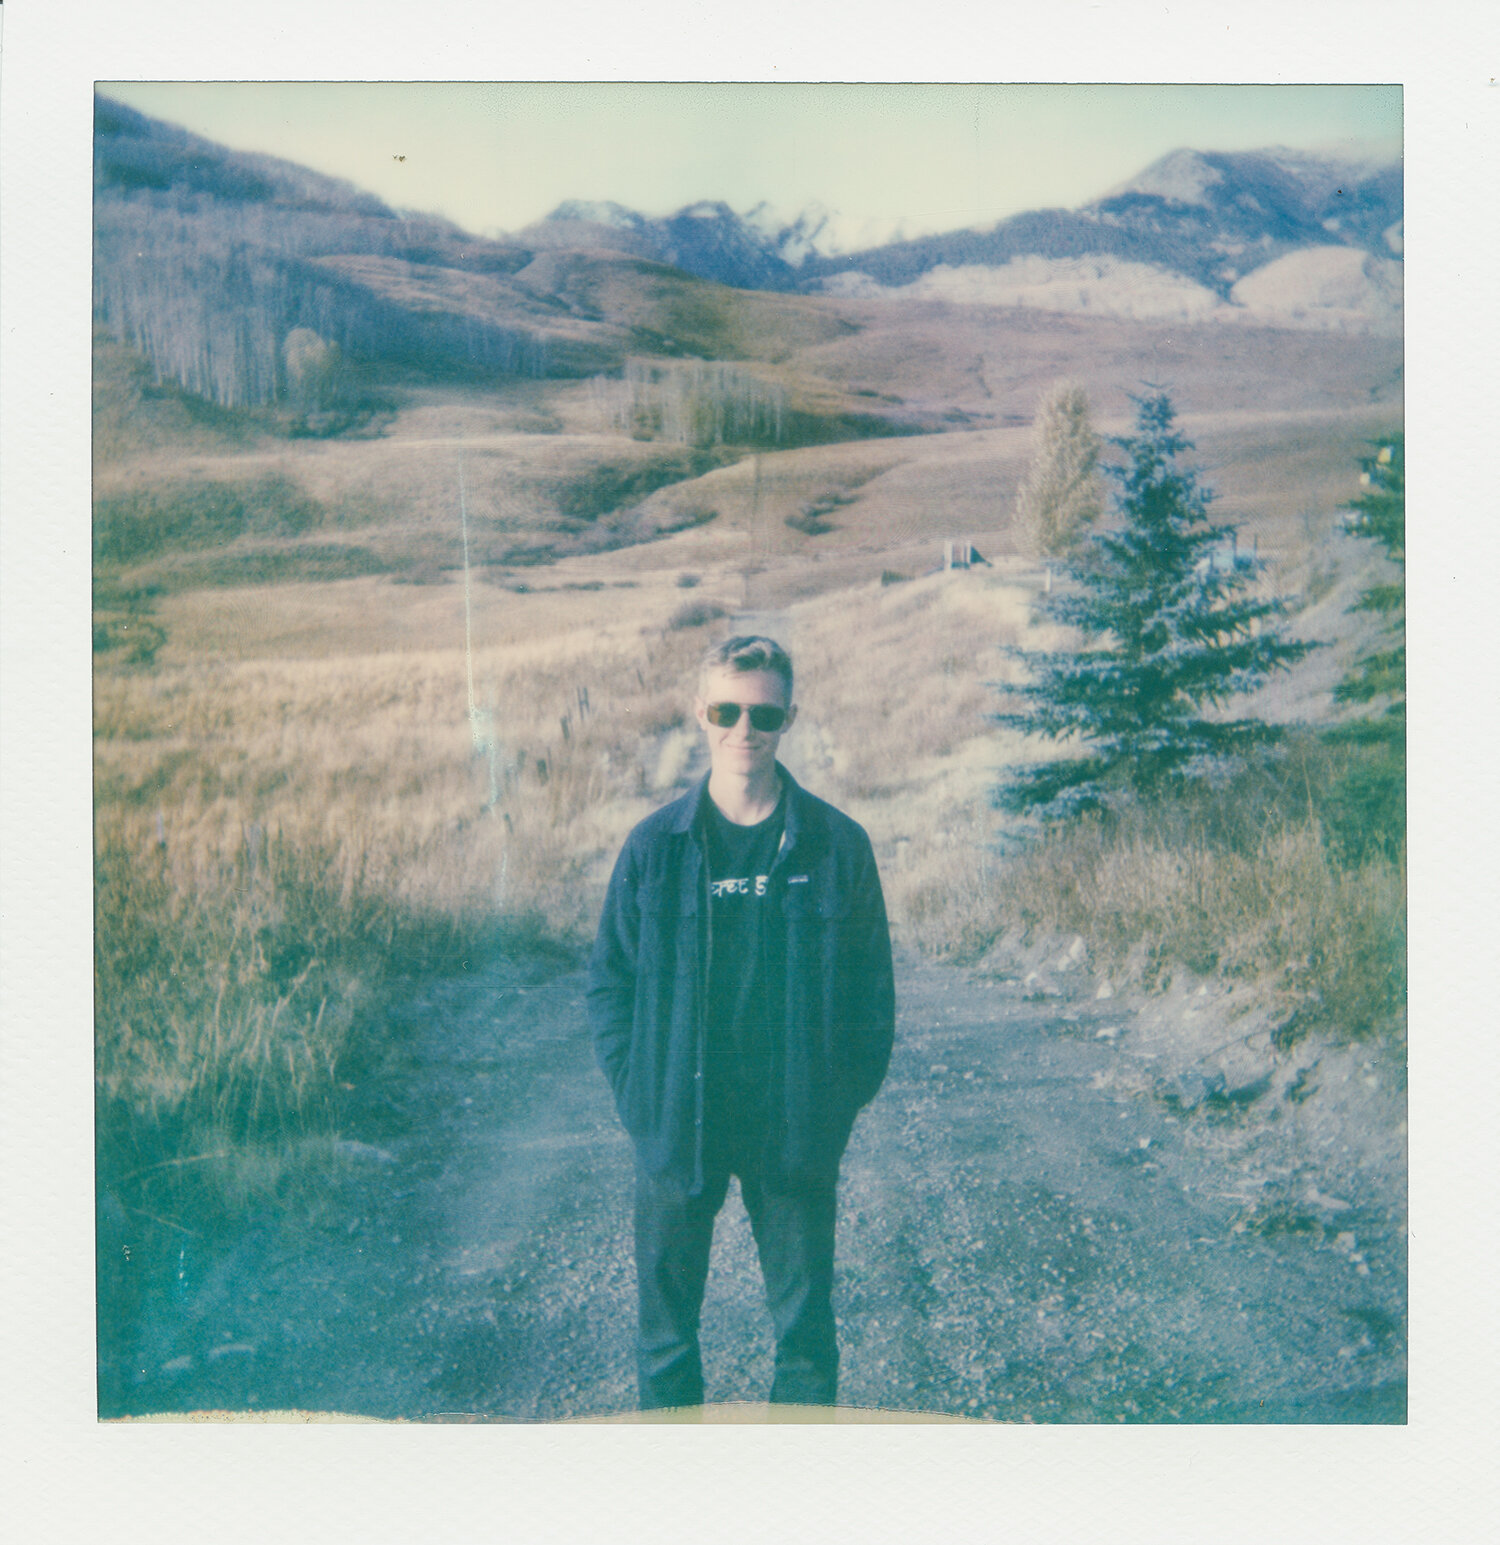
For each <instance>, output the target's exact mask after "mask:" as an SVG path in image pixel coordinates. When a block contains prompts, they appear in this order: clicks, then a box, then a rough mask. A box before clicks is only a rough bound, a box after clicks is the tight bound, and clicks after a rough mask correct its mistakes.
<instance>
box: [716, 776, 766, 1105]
mask: <svg viewBox="0 0 1500 1545" xmlns="http://www.w3.org/2000/svg"><path fill="white" fill-rule="evenodd" d="M704 805H705V807H706V815H705V821H704V826H705V835H706V837H707V841H708V873H709V885H708V904H709V908H710V913H711V917H712V926H713V934H712V939H713V943H712V949H711V951H710V954H709V967H708V1053H709V1056H710V1057H711V1058H712V1059H714V1062H715V1063H716V1064H717V1067H718V1071H719V1072H720V1073H724V1072H732V1073H733V1074H734V1075H736V1076H740V1075H745V1076H752V1077H753V1076H755V1075H757V1074H758V1073H759V1072H760V1071H761V1070H762V1069H763V1068H764V1066H765V1065H766V1064H767V1063H768V1062H769V1058H770V1052H771V1029H772V1026H774V1025H776V1024H779V1023H780V1020H781V1018H782V1014H781V1003H780V1001H779V1000H780V993H781V990H782V989H781V983H782V970H781V953H782V952H781V951H780V950H779V949H777V948H776V943H775V941H776V922H777V920H778V919H779V917H780V913H779V911H778V910H777V908H776V907H775V906H774V905H773V903H772V899H771V889H770V884H769V878H770V873H771V866H772V865H773V864H774V863H775V861H776V853H777V850H778V849H779V847H780V846H781V834H782V829H783V826H784V824H785V820H786V795H785V793H784V792H783V794H782V797H781V798H780V800H778V801H777V804H776V809H775V810H774V811H772V813H771V814H770V815H769V816H767V817H766V819H765V820H764V821H759V822H757V823H756V824H755V825H754V826H736V825H735V823H734V822H733V821H731V820H728V819H727V818H726V817H725V816H724V815H723V814H722V813H721V812H720V810H719V808H718V806H717V805H715V804H714V802H713V800H712V799H705V800H704ZM726 1059H732V1060H726Z"/></svg>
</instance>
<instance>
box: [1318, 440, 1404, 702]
mask: <svg viewBox="0 0 1500 1545" xmlns="http://www.w3.org/2000/svg"><path fill="white" fill-rule="evenodd" d="M1360 465H1361V467H1362V469H1363V473H1364V475H1363V477H1362V479H1361V481H1362V482H1363V483H1364V485H1365V487H1366V489H1367V490H1368V491H1367V492H1365V493H1363V494H1361V495H1360V496H1359V498H1357V499H1351V500H1350V502H1349V504H1348V506H1347V508H1348V509H1350V510H1352V511H1353V514H1352V515H1351V516H1350V517H1349V521H1348V525H1347V529H1348V530H1349V531H1351V532H1353V534H1354V535H1355V536H1362V537H1368V538H1369V540H1370V541H1372V542H1378V543H1379V544H1380V546H1381V547H1383V548H1384V549H1385V555H1386V557H1387V558H1389V559H1390V560H1391V562H1392V563H1393V564H1395V565H1396V567H1397V569H1398V570H1399V571H1400V573H1399V577H1398V578H1397V579H1396V580H1395V581H1393V582H1392V583H1390V584H1383V585H1372V586H1371V587H1370V588H1369V589H1368V590H1365V591H1363V592H1362V593H1361V595H1360V598H1359V600H1358V601H1357V602H1356V603H1355V607H1354V609H1355V610H1356V611H1362V612H1376V613H1378V614H1379V615H1380V616H1382V617H1384V618H1386V619H1387V631H1388V636H1389V638H1390V643H1389V646H1388V647H1386V648H1383V649H1376V650H1373V651H1372V652H1371V653H1369V654H1367V655H1366V656H1365V657H1364V658H1363V659H1362V660H1360V661H1359V663H1358V664H1357V665H1356V666H1355V667H1354V669H1353V670H1352V671H1350V672H1349V674H1348V675H1347V676H1345V677H1344V679H1343V680H1342V681H1341V682H1340V683H1339V684H1338V686H1337V687H1336V688H1335V689H1334V696H1335V697H1336V698H1337V699H1338V700H1339V701H1340V702H1344V703H1372V702H1374V701H1375V700H1376V699H1377V698H1385V699H1386V705H1385V708H1384V711H1383V717H1385V718H1387V719H1390V720H1393V721H1398V722H1399V723H1401V724H1402V725H1404V722H1405V718H1406V640H1405V625H1406V443H1405V437H1404V436H1403V435H1399V434H1398V435H1393V436H1392V437H1391V438H1390V440H1388V441H1386V442H1385V443H1384V444H1382V445H1381V446H1380V447H1379V449H1378V450H1377V452H1376V454H1375V455H1373V456H1367V457H1364V458H1363V459H1362V460H1361V463H1360Z"/></svg>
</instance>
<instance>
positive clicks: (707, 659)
mask: <svg viewBox="0 0 1500 1545" xmlns="http://www.w3.org/2000/svg"><path fill="white" fill-rule="evenodd" d="M720 670H731V671H770V672H771V674H772V675H774V676H779V677H780V678H781V684H782V686H783V687H785V688H786V700H787V706H788V707H790V706H791V701H792V657H791V656H790V655H789V654H788V653H787V652H786V650H785V649H783V648H782V647H781V645H780V644H778V643H777V642H776V640H775V639H774V638H763V637H761V636H760V635H759V634H754V633H745V634H741V635H740V636H739V637H737V638H729V639H725V640H724V642H723V643H722V644H715V645H714V647H713V648H712V649H710V650H709V651H708V653H707V654H705V655H704V656H703V659H702V660H701V661H700V662H699V665H698V688H699V691H700V692H701V691H702V688H703V681H704V678H705V677H706V676H707V675H708V673H709V672H710V671H720Z"/></svg>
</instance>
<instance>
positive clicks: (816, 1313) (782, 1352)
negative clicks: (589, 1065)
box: [635, 1089, 839, 1411]
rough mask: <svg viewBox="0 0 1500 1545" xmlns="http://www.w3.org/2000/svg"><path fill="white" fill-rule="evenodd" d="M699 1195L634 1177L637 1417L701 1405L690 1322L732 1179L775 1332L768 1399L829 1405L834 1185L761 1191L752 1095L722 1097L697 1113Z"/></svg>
mask: <svg viewBox="0 0 1500 1545" xmlns="http://www.w3.org/2000/svg"><path fill="white" fill-rule="evenodd" d="M706 1123H707V1125H706V1136H705V1142H704V1185H703V1192H702V1194H701V1195H699V1196H689V1195H688V1194H687V1192H686V1189H685V1188H684V1187H682V1186H680V1185H676V1184H674V1183H672V1182H671V1181H667V1180H660V1179H653V1178H652V1177H650V1176H648V1175H644V1174H642V1173H641V1171H640V1170H639V1168H638V1169H637V1171H636V1186H635V1262H636V1277H637V1280H638V1283H639V1287H640V1333H639V1339H638V1341H637V1364H636V1367H637V1375H638V1379H639V1385H640V1404H641V1409H642V1410H643V1411H650V1410H657V1409H661V1408H662V1407H666V1406H691V1405H701V1404H702V1403H703V1363H702V1359H701V1357H700V1355H699V1351H698V1320H699V1315H700V1312H701V1310H702V1308H703V1289H704V1285H705V1284H706V1282H707V1280H708V1257H709V1247H710V1246H711V1244H712V1243H713V1232H714V1219H715V1218H716V1217H717V1216H718V1213H719V1209H720V1208H721V1207H722V1206H723V1205H724V1198H725V1196H726V1194H727V1193H728V1189H729V1177H730V1176H731V1175H738V1176H739V1180H740V1196H741V1197H742V1199H743V1200H744V1203H745V1211H746V1212H747V1213H748V1214H749V1215H750V1227H751V1229H752V1230H753V1232H754V1234H755V1247H756V1250H757V1252H758V1253H759V1255H760V1269H761V1275H762V1276H763V1277H764V1279H765V1285H766V1304H767V1307H768V1308H769V1309H770V1311H771V1323H772V1325H773V1327H774V1329H775V1333H776V1372H775V1376H774V1378H773V1380H772V1383H771V1399H772V1400H773V1401H778V1402H783V1403H785V1404H788V1405H832V1404H833V1403H834V1400H835V1398H836V1396H837V1393H838V1364H839V1352H838V1341H837V1337H836V1335H835V1332H834V1323H833V1230H834V1186H835V1180H829V1181H828V1183H827V1184H826V1185H819V1186H815V1187H811V1188H801V1189H798V1190H794V1191H788V1190H780V1189H777V1188H775V1187H773V1186H770V1185H767V1184H766V1181H765V1177H764V1175H763V1170H764V1165H763V1163H762V1160H761V1152H762V1150H763V1147H764V1141H765V1128H764V1124H763V1122H762V1121H761V1120H760V1119H759V1117H758V1113H757V1112H756V1111H755V1107H754V1102H753V1097H747V1096H746V1095H745V1092H744V1091H743V1089H740V1090H737V1091H731V1092H728V1093H726V1092H725V1091H723V1090H722V1089H721V1090H720V1091H719V1092H718V1094H717V1096H716V1097H715V1098H713V1099H712V1100H711V1101H710V1104H709V1109H708V1112H707V1113H706Z"/></svg>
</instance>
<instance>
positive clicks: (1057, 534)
mask: <svg viewBox="0 0 1500 1545" xmlns="http://www.w3.org/2000/svg"><path fill="white" fill-rule="evenodd" d="M1099 451H1100V442H1099V436H1098V435H1097V434H1095V433H1094V427H1093V425H1092V424H1091V423H1090V422H1089V398H1088V393H1087V392H1086V391H1084V389H1083V388H1082V387H1081V386H1078V385H1076V384H1074V383H1072V382H1063V383H1062V384H1061V385H1059V386H1055V387H1053V388H1052V390H1051V391H1050V392H1048V393H1047V394H1046V395H1045V396H1044V397H1043V398H1042V400H1041V402H1040V403H1039V404H1038V407H1037V418H1036V452H1035V454H1034V456H1033V458H1032V462H1031V468H1030V470H1029V471H1028V472H1027V474H1026V481H1025V483H1023V484H1022V485H1021V492H1020V495H1019V497H1018V498H1017V500H1016V524H1017V526H1018V527H1019V530H1020V536H1021V541H1022V544H1023V545H1024V547H1025V549H1026V550H1027V551H1028V552H1030V553H1032V554H1034V555H1035V556H1037V557H1039V558H1040V557H1062V556H1064V555H1066V554H1067V553H1069V552H1071V551H1072V550H1073V549H1074V548H1075V547H1076V546H1077V545H1078V543H1079V542H1080V541H1081V540H1082V539H1083V536H1084V534H1085V533H1086V531H1087V530H1088V528H1089V527H1090V526H1092V525H1093V524H1094V522H1095V521H1097V520H1098V518H1099V514H1100V511H1101V510H1102V509H1103V504H1104V500H1103V497H1102V494H1103V490H1102V489H1101V487H1100V483H1099Z"/></svg>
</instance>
